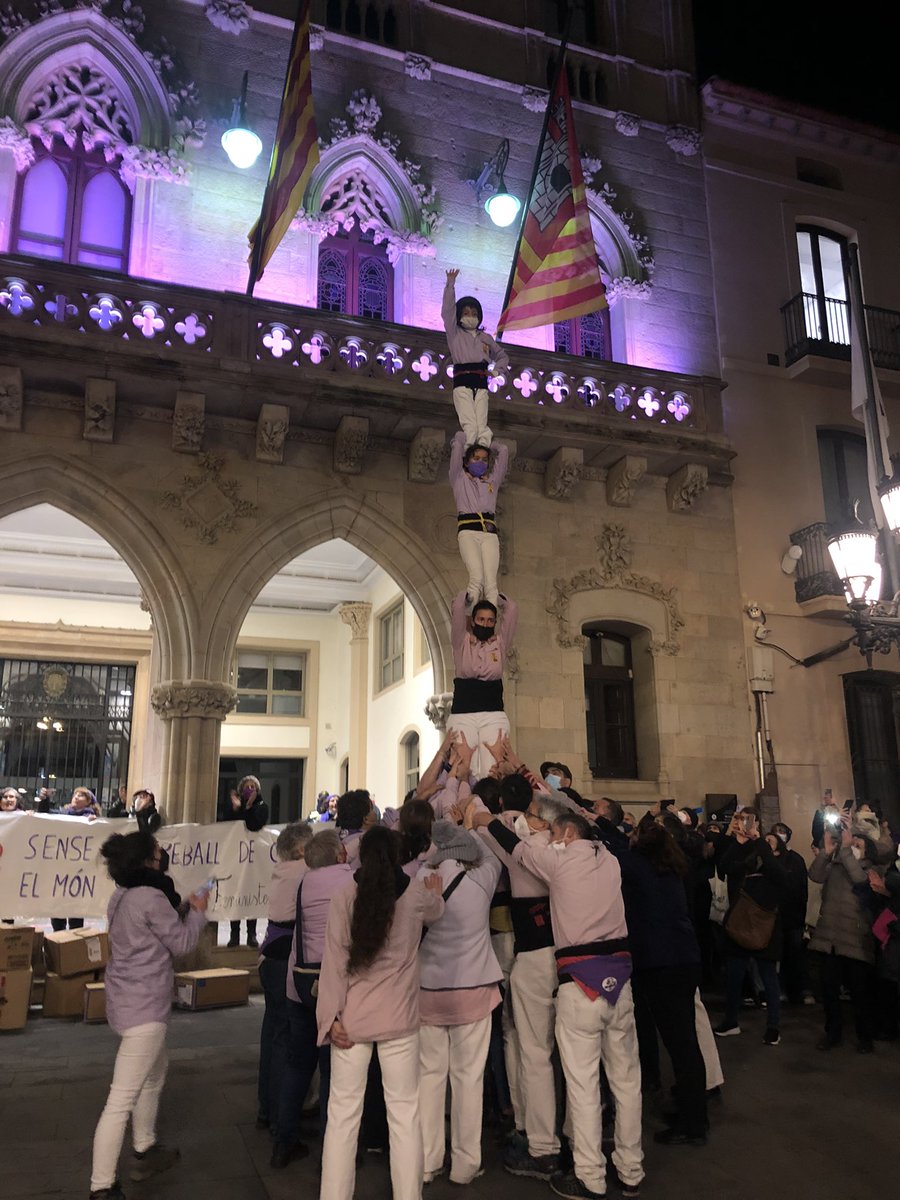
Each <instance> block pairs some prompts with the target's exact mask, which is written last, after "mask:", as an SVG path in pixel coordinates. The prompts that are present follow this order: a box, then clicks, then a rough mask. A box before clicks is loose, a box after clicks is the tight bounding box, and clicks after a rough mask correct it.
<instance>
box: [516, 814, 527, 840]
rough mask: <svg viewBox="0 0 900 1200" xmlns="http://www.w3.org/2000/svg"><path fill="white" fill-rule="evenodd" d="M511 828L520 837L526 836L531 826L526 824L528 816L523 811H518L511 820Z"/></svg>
mask: <svg viewBox="0 0 900 1200" xmlns="http://www.w3.org/2000/svg"><path fill="white" fill-rule="evenodd" d="M513 829H514V830H515V831H516V833H517V834H518V835H519V837H520V838H527V837H528V835H529V834H530V833H531V826H530V825H529V824H528V818H527V817H526V816H525V814H524V813H519V815H518V816H517V817H516V819H515V820H514V821H513Z"/></svg>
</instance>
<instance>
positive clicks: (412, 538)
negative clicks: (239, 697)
mask: <svg viewBox="0 0 900 1200" xmlns="http://www.w3.org/2000/svg"><path fill="white" fill-rule="evenodd" d="M331 538H343V539H344V540H345V541H347V542H349V543H350V544H351V545H352V546H356V548H357V549H359V550H362V551H363V553H364V554H367V555H368V556H369V557H370V558H371V559H373V561H374V562H376V563H378V565H379V566H380V567H383V568H384V570H385V571H387V572H388V574H389V575H390V576H391V578H392V579H393V580H394V581H395V583H396V584H397V585H398V587H399V588H400V589H401V591H402V592H403V593H404V595H405V596H406V598H407V600H408V601H409V603H410V604H411V605H412V607H413V610H414V612H415V614H416V616H417V617H418V618H419V621H420V622H421V624H422V628H423V630H424V632H425V638H426V640H427V642H428V647H429V650H430V651H431V664H432V669H433V672H434V687H435V691H442V690H447V689H448V688H449V685H450V684H452V680H453V655H452V653H451V650H450V613H449V605H448V599H447V598H448V596H449V595H450V592H451V586H450V584H449V583H448V582H447V581H446V580H445V579H444V578H443V575H442V573H441V572H440V571H438V570H436V569H435V567H434V566H433V561H432V560H433V554H432V551H431V549H430V548H429V546H427V545H426V543H425V542H424V541H422V539H421V538H419V537H418V536H417V535H416V534H414V533H413V532H412V531H411V530H410V529H408V528H407V527H405V526H403V525H400V524H399V523H398V522H397V521H395V520H394V518H393V517H391V516H390V515H389V514H388V513H386V512H385V511H384V509H382V508H380V507H379V506H378V505H377V504H376V503H375V502H374V501H373V500H372V498H371V496H368V495H360V496H350V495H347V494H346V493H345V492H343V491H341V492H338V493H331V494H330V495H325V496H323V497H322V498H321V499H319V500H317V501H315V502H314V503H312V504H308V505H305V506H304V507H303V508H300V509H298V510H297V511H295V512H292V513H289V514H287V515H286V516H283V517H281V518H279V519H278V520H277V521H274V522H273V523H272V524H270V525H269V526H268V527H267V528H265V529H257V530H256V531H255V532H254V533H253V535H252V537H248V538H247V539H246V540H245V542H244V544H243V545H242V546H241V547H238V548H237V549H236V550H235V553H234V555H233V556H232V557H231V559H230V562H231V563H236V564H238V567H237V570H236V571H229V572H228V573H227V574H226V571H225V570H224V569H223V571H222V572H221V573H220V576H219V580H218V581H217V583H216V585H215V586H214V587H213V588H212V589H211V592H212V594H213V595H216V596H218V597H219V603H218V606H217V607H216V608H214V609H212V608H211V610H210V613H209V616H208V618H207V623H206V636H207V662H208V672H207V673H206V675H205V677H206V678H208V679H222V680H224V679H227V678H228V673H229V670H230V666H231V662H232V659H233V657H234V649H235V645H236V644H237V638H238V634H239V632H240V629H241V625H242V624H243V622H244V618H245V617H246V615H247V612H248V611H249V609H250V606H251V605H252V603H253V601H254V599H255V598H256V596H257V595H258V594H259V592H260V591H261V589H262V587H263V586H264V584H266V583H267V582H268V581H269V579H271V578H272V576H273V575H275V574H276V573H277V572H278V571H280V570H281V568H282V567H284V566H286V564H287V563H289V562H291V560H292V559H294V558H297V556H298V555H300V554H303V553H304V551H306V550H309V549H311V548H312V547H313V546H317V545H319V544H320V543H321V542H325V541H329V540H330V539H331Z"/></svg>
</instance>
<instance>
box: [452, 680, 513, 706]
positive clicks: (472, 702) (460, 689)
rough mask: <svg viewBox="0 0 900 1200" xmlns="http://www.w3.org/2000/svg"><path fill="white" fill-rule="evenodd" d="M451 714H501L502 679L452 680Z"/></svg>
mask: <svg viewBox="0 0 900 1200" xmlns="http://www.w3.org/2000/svg"><path fill="white" fill-rule="evenodd" d="M450 711H451V713H476V712H503V680H502V679H454V680H453V704H452V705H451V708H450Z"/></svg>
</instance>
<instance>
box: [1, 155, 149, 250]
mask: <svg viewBox="0 0 900 1200" xmlns="http://www.w3.org/2000/svg"><path fill="white" fill-rule="evenodd" d="M35 152H36V155H37V159H36V161H35V163H34V165H33V166H32V167H31V169H30V170H29V171H28V172H27V173H26V174H25V175H24V176H22V177H21V179H20V181H19V185H18V191H17V195H16V215H15V222H14V231H13V237H12V242H11V249H12V251H13V253H16V254H33V255H35V256H37V257H39V258H55V259H58V260H60V261H62V262H69V263H83V264H85V265H87V266H96V267H102V268H104V269H106V270H112V271H125V270H126V269H127V267H128V241H129V235H130V227H131V197H130V195H129V193H128V190H127V189H126V188H125V186H124V184H123V183H122V181H121V180H120V179H119V176H118V172H117V170H116V167H115V165H114V164H112V165H111V164H110V163H108V162H107V161H106V159H105V158H104V156H103V154H102V152H101V151H99V150H95V151H90V152H88V151H86V150H84V149H83V147H82V146H81V143H80V142H77V143H76V144H75V146H74V147H72V148H71V149H69V147H67V146H65V145H64V144H63V143H61V142H58V141H54V143H53V148H52V150H50V151H48V150H46V149H45V148H44V147H43V146H42V145H41V144H40V143H36V144H35Z"/></svg>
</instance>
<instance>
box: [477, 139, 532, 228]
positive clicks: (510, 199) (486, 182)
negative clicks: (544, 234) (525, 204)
mask: <svg viewBox="0 0 900 1200" xmlns="http://www.w3.org/2000/svg"><path fill="white" fill-rule="evenodd" d="M508 162H509V138H504V139H503V141H502V142H501V143H500V145H499V146H498V147H497V149H496V151H495V152H494V156H493V158H490V159H488V161H487V162H486V163H485V164H484V166H483V167H482V168H481V173H480V175H479V176H478V178H477V179H470V180H469V184H470V185H471V187H473V188H474V189H475V195H476V196H477V197H478V199H479V200H480V199H481V197H482V196H483V195H484V193H485V192H487V191H490V193H491V194H490V195H489V196H488V198H487V200H486V201H485V202H484V209H485V212H486V213H487V215H488V216H489V217H490V218H491V220H492V221H493V222H494V224H495V225H498V226H499V227H500V228H501V229H505V228H506V226H507V225H512V223H513V221H514V220H515V219H516V217H517V216H518V215H519V210H520V209H521V207H522V201H521V200H520V199H519V198H518V197H517V196H513V195H512V193H511V192H508V191H507V190H506V181H505V179H504V178H503V173H504V171H505V170H506V164H507V163H508Z"/></svg>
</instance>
